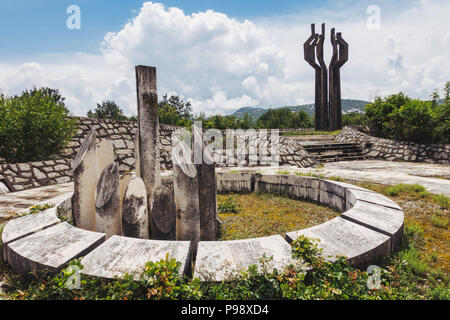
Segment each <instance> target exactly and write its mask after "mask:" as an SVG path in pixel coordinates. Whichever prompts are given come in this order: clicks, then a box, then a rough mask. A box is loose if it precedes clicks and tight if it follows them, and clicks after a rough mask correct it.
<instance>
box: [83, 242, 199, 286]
mask: <svg viewBox="0 0 450 320" xmlns="http://www.w3.org/2000/svg"><path fill="white" fill-rule="evenodd" d="M166 254H169V259H172V258H174V259H176V260H177V261H179V262H181V263H182V265H181V268H180V274H188V273H189V271H190V265H191V252H190V242H189V241H158V240H146V239H136V238H127V237H119V236H113V237H111V238H110V239H108V240H107V241H106V242H104V243H103V244H102V245H100V246H99V247H98V248H97V249H95V250H94V251H92V252H91V253H89V254H88V255H87V256H86V257H84V258H83V260H82V261H81V264H82V265H83V266H84V269H83V270H82V273H84V274H87V275H91V276H97V277H102V278H109V279H112V278H114V277H116V276H117V277H122V276H124V275H125V274H126V273H128V274H130V275H133V276H134V277H135V279H138V278H139V275H140V274H141V273H142V271H143V270H144V267H145V264H146V263H147V262H149V261H153V262H157V261H160V260H162V259H165V257H166Z"/></svg>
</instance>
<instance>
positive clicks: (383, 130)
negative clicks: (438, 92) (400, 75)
mask: <svg viewBox="0 0 450 320" xmlns="http://www.w3.org/2000/svg"><path fill="white" fill-rule="evenodd" d="M365 112H366V117H367V124H368V125H369V127H370V128H371V129H372V130H373V132H374V134H375V135H377V136H379V137H383V138H388V139H394V140H401V141H411V142H417V143H447V142H448V139H449V135H446V133H448V132H449V121H450V120H449V115H450V111H449V106H448V105H447V104H445V103H444V104H442V105H436V104H434V103H433V102H432V101H421V100H418V99H411V98H409V97H408V96H406V95H404V94H403V93H399V94H395V95H391V96H389V97H387V98H384V99H383V98H377V99H376V100H375V102H374V103H371V104H368V105H367V106H366V110H365Z"/></svg>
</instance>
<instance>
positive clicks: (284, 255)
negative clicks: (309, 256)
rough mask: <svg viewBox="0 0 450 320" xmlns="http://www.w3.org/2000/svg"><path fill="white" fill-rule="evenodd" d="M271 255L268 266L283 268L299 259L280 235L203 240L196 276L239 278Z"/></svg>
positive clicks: (219, 278)
mask: <svg viewBox="0 0 450 320" xmlns="http://www.w3.org/2000/svg"><path fill="white" fill-rule="evenodd" d="M264 254H265V255H266V257H267V258H271V260H270V261H268V265H267V266H266V267H267V268H269V269H272V270H273V269H279V270H282V269H283V268H284V267H286V266H288V265H289V264H294V263H296V262H297V261H296V260H294V259H293V258H292V250H291V246H290V245H289V244H288V243H287V242H286V241H285V240H284V239H283V238H282V237H281V236H279V235H277V236H271V237H264V238H255V239H245V240H233V241H201V242H199V245H198V251H197V260H196V263H195V273H194V277H198V278H199V279H200V280H202V281H223V280H230V279H235V278H236V277H237V276H238V275H239V272H240V271H241V270H243V269H246V268H248V267H249V266H251V265H259V264H260V260H261V258H262V257H263V255H264Z"/></svg>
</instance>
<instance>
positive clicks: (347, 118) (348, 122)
mask: <svg viewBox="0 0 450 320" xmlns="http://www.w3.org/2000/svg"><path fill="white" fill-rule="evenodd" d="M366 122H367V119H366V115H365V114H364V113H360V112H350V113H348V114H343V115H342V126H344V127H345V126H362V125H365V124H366Z"/></svg>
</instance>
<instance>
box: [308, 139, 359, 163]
mask: <svg viewBox="0 0 450 320" xmlns="http://www.w3.org/2000/svg"><path fill="white" fill-rule="evenodd" d="M304 148H305V149H306V151H308V152H309V153H310V154H311V155H312V156H313V157H314V159H315V160H317V161H319V162H338V161H355V160H366V157H365V156H364V155H363V153H362V150H361V148H360V146H359V145H358V144H357V143H328V144H314V145H304Z"/></svg>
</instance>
